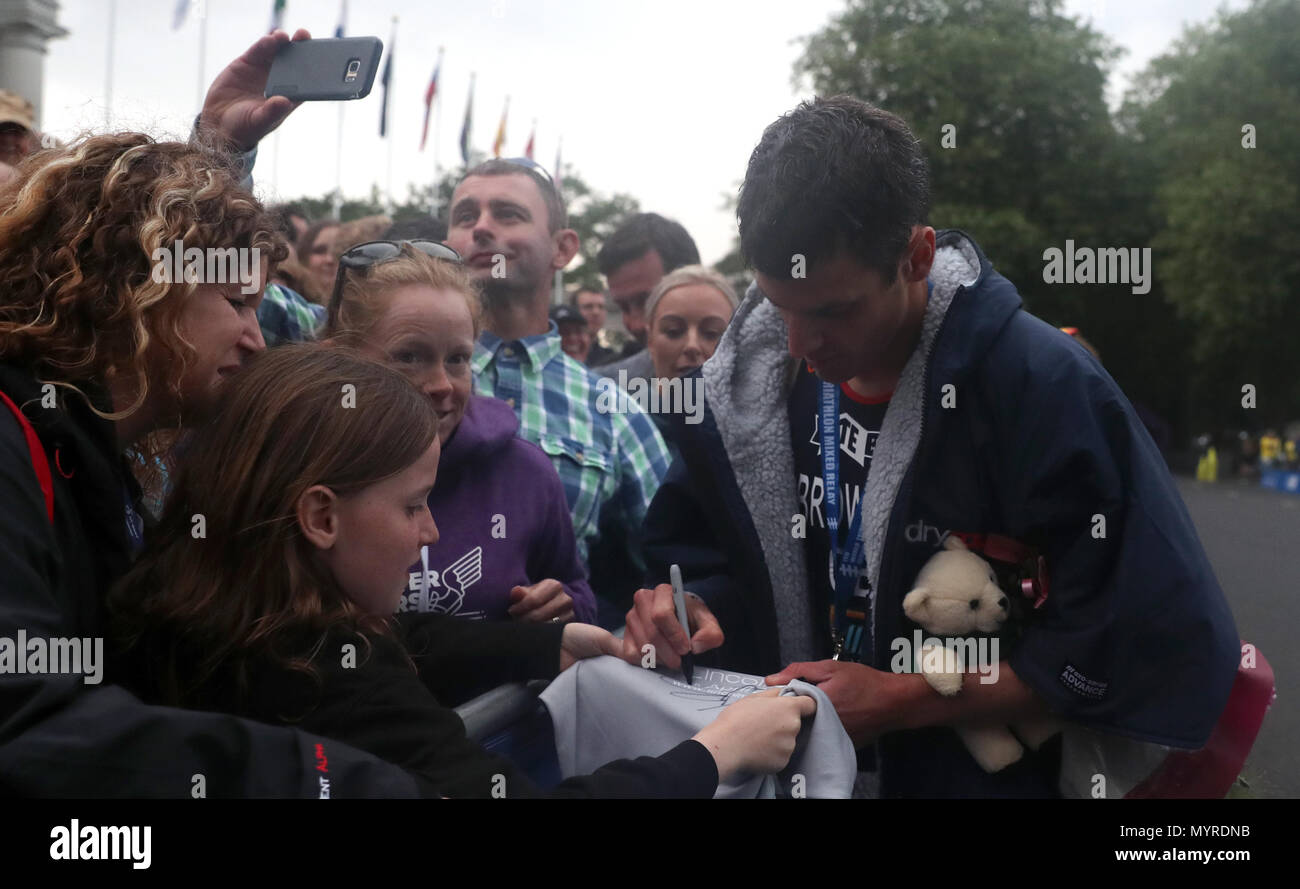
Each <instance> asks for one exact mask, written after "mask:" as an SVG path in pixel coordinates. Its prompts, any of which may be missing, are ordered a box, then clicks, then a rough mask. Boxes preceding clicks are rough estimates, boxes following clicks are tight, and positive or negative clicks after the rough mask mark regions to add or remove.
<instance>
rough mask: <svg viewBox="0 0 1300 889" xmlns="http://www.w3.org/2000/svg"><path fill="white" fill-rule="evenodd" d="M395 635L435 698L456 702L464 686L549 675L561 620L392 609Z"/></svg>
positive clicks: (555, 662) (556, 660)
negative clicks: (479, 617) (472, 617)
mask: <svg viewBox="0 0 1300 889" xmlns="http://www.w3.org/2000/svg"><path fill="white" fill-rule="evenodd" d="M397 628H398V637H399V638H400V639H401V640H402V642H403V644H404V645H405V647H406V650H407V652H409V653H410V656H411V660H412V661H413V662H414V663H415V665H416V667H417V668H418V669H419V671H420V678H421V679H423V680H424V683H425V685H426V686H427V687H428V689H429V691H431V692H433V694H434V695H436V696H437V697H438V699H439V700H442V701H448V702H455V703H460V701H461V699H462V698H464V697H465V692H466V690H470V689H475V690H476V689H483V688H494V687H496V686H498V685H501V684H503V683H506V682H527V681H528V680H530V679H554V678H555V675H556V674H557V673H559V671H560V640H561V637H563V635H564V625H563V624H553V623H540V624H538V623H529V622H525V621H518V622H517V621H486V620H465V619H464V618H459V617H450V616H448V615H445V614H438V613H432V612H411V611H408V612H404V613H402V614H399V615H397Z"/></svg>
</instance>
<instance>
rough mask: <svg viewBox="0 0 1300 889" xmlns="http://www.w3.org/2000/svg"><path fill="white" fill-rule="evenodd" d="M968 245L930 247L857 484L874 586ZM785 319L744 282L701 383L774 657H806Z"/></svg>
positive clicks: (807, 611)
mask: <svg viewBox="0 0 1300 889" xmlns="http://www.w3.org/2000/svg"><path fill="white" fill-rule="evenodd" d="M979 271H980V265H979V257H978V255H977V254H976V252H975V248H974V246H973V245H972V244H971V243H970V242H969V241H967V240H962V241H961V242H959V243H958V244H957V245H955V246H952V247H944V248H941V249H939V250H937V251H936V252H935V259H934V265H933V267H932V268H931V270H930V280H931V281H932V282H933V283H934V292H933V293H932V294H931V295H930V299H929V301H928V302H927V304H926V309H925V318H924V321H923V322H922V328H921V341H920V343H919V344H918V346H917V349H916V351H914V352H913V353H912V357H911V358H910V359H909V360H908V362H907V365H906V366H905V367H904V368H903V374H902V377H901V378H900V379H899V381H898V386H897V387H896V388H895V390H894V396H893V398H892V399H891V400H890V403H889V408H888V409H887V410H886V412H885V419H884V423H883V425H882V428H881V431H880V437H879V439H878V440H877V442H876V449H875V454H874V456H873V457H872V460H871V472H870V474H869V475H868V477H867V488H866V491H864V492H863V501H864V502H863V506H862V509H863V515H862V534H863V540H864V543H865V546H866V554H867V571H868V576H869V577H870V579H871V587H872V589H876V588H877V584H878V580H879V574H880V554H881V551H882V549H883V548H884V543H885V530H886V528H887V527H888V524H889V514H890V511H891V510H892V508H893V504H894V500H895V498H896V497H897V496H898V489H899V486H900V485H901V484H902V481H903V476H904V475H905V474H906V473H907V468H908V466H909V465H910V464H911V462H912V457H913V455H914V454H915V453H916V447H917V444H918V443H919V441H920V434H921V417H922V411H923V409H924V395H925V393H924V385H925V367H926V364H927V362H928V361H929V357H930V351H931V349H932V348H933V346H934V340H935V336H936V334H937V333H938V331H939V325H940V324H941V323H942V322H943V318H944V315H945V314H947V311H948V306H949V305H950V304H951V303H952V298H953V296H954V295H955V294H956V292H957V288H958V287H959V286H961V285H969V284H971V283H973V282H974V281H975V279H976V278H977V277H978V276H979ZM786 336H787V331H786V326H785V322H784V321H782V320H781V315H780V313H779V312H778V311H777V310H776V308H775V307H774V306H773V305H772V304H771V303H770V302H768V301H767V297H766V296H765V295H764V294H763V292H762V291H761V290H759V288H758V285H757V284H753V285H751V286H750V288H749V290H748V292H747V293H746V294H745V299H744V301H743V302H742V303H741V305H740V308H738V309H737V310H736V314H735V317H734V318H732V321H731V324H730V325H729V326H728V327H727V332H726V333H725V334H724V335H723V337H722V340H721V342H719V343H718V349H717V351H716V352H715V353H714V354H713V357H712V358H710V359H709V360H708V361H707V362H705V364H704V370H703V376H704V392H705V397H706V398H707V399H708V404H709V407H710V409H711V410H712V411H713V416H714V419H715V420H716V422H717V426H718V433H719V435H720V437H721V438H722V445H723V447H724V448H725V449H726V452H727V456H728V458H729V459H730V461H731V466H732V469H733V471H734V472H735V474H736V484H737V486H738V487H739V488H740V494H741V496H742V497H743V498H744V500H745V505H746V506H747V507H748V508H749V513H750V517H751V519H752V520H753V523H754V529H755V530H756V531H757V533H758V539H759V544H760V545H761V546H762V549H763V556H764V560H765V562H766V563H767V571H768V577H769V578H770V580H771V583H772V596H773V604H774V606H775V609H776V622H777V632H778V637H779V639H780V654H781V661H782V663H785V664H789V663H792V662H794V661H808V660H813V659H814V658H815V657H816V656H817V651H816V649H815V645H814V634H813V624H812V621H813V615H812V596H811V595H809V590H808V571H807V565H806V564H805V559H804V548H803V546H802V545H796V541H795V540H794V537H793V535H792V530H793V527H794V525H793V517H794V516H795V515H796V514H797V513H798V512H799V504H798V500H797V492H796V488H797V485H796V483H795V477H794V470H793V466H794V452H793V450H792V449H791V446H790V417H789V413H788V411H787V401H788V399H789V395H790V381H791V380H792V379H793V372H794V370H795V369H796V367H797V364H798V362H797V361H796V360H795V359H793V358H791V357H790V355H789V353H788V352H787V351H786Z"/></svg>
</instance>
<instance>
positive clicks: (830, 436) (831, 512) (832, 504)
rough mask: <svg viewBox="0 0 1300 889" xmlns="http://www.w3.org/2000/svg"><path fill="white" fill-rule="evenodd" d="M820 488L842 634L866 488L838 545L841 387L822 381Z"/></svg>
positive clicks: (858, 565) (862, 558)
mask: <svg viewBox="0 0 1300 889" xmlns="http://www.w3.org/2000/svg"><path fill="white" fill-rule="evenodd" d="M821 442H822V491H823V496H824V497H825V503H826V530H827V532H828V534H829V537H830V546H831V563H832V564H833V565H834V566H835V578H834V579H835V597H834V602H833V605H834V615H835V618H834V620H835V634H836V636H837V638H840V637H842V635H843V627H844V624H845V622H846V621H847V616H846V612H847V611H848V608H847V605H848V602H849V599H851V598H852V597H853V592H854V590H855V589H856V588H857V585H858V578H859V576H860V575H861V574H862V568H863V565H864V564H865V563H866V552H865V551H864V549H863V546H862V534H861V531H862V501H863V499H865V494H866V492H865V491H864V492H862V494H860V495H859V496H858V502H857V504H856V505H855V506H854V509H853V515H852V516H850V517H849V533H848V539H847V540H846V541H845V544H846V546H845V548H844V549H841V547H840V534H839V531H840V387H839V386H836V385H835V384H833V383H827V382H825V381H823V382H822V401H821Z"/></svg>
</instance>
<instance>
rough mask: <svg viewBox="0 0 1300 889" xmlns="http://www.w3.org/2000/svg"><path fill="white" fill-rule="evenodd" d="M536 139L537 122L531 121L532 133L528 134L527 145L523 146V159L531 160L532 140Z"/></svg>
mask: <svg viewBox="0 0 1300 889" xmlns="http://www.w3.org/2000/svg"><path fill="white" fill-rule="evenodd" d="M536 138H537V121H535V120H534V121H533V129H532V132H530V133H529V134H528V144H527V145H525V146H524V157H526V158H528V159H529V160H532V159H533V140H535V139H536Z"/></svg>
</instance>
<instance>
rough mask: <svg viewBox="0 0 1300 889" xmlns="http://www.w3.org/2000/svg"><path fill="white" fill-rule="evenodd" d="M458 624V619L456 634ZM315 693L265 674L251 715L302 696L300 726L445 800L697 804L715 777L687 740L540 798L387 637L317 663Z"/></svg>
mask: <svg viewBox="0 0 1300 889" xmlns="http://www.w3.org/2000/svg"><path fill="white" fill-rule="evenodd" d="M467 623H469V624H471V625H472V624H473V622H465V621H460V622H459V624H460V625H461V626H462V627H464V626H465V625H466V624H467ZM316 665H317V667H318V672H319V685H318V686H315V688H313V687H312V680H310V679H308V678H306V677H305V675H304V674H301V673H293V672H292V671H288V670H272V671H269V672H268V674H267V676H266V678H265V680H264V681H259V682H258V683H256V687H257V689H258V697H257V699H255V701H254V709H255V711H256V712H260V713H264V714H266V715H267V716H268V717H270V716H272V715H274V714H276V713H281V712H285V710H286V707H288V709H293V705H292V703H291V702H290V700H289V699H295V700H303V696H304V695H310V696H311V698H310V699H311V700H318V703H317V704H316V705H315V706H314V707H313V708H312V709H311V710H310V712H309V713H308V714H307V715H306V716H304V717H303V719H302V722H301V726H302V728H304V729H306V730H308V731H312V732H319V733H322V734H327V735H329V736H330V737H336V738H341V739H342V740H344V741H346V742H347V743H349V744H352V745H354V746H356V747H359V748H361V749H363V750H367V751H369V752H371V753H374V754H375V755H376V756H379V757H381V758H383V759H386V760H389V761H390V762H392V763H394V764H396V765H399V766H401V767H402V768H404V769H406V770H408V771H410V772H413V773H414V774H416V775H418V776H420V777H421V778H422V779H424V780H425V781H427V782H428V784H429V785H431V786H432V787H435V788H437V793H438V795H440V796H446V797H451V798H472V799H492V798H511V799H515V798H530V797H540V796H551V797H601V798H615V797H620V798H674V799H675V798H698V797H705V798H707V797H711V796H712V795H713V793H714V792H715V791H716V789H717V784H718V773H717V767H716V765H715V764H714V761H713V757H712V755H711V754H710V753H709V752H708V750H707V749H706V748H705V747H704V746H703V745H702V744H700V743H699V742H697V741H687V742H684V743H682V744H680V745H678V746H677V747H675V748H673V749H672V750H670V751H669V752H668V753H665V754H664V755H663V756H660V757H642V758H640V759H636V760H618V761H616V762H613V763H610V764H609V765H606V766H604V767H602V768H600V769H598V770H597V771H596V772H595V773H593V774H591V775H586V776H581V777H574V778H570V779H568V780H566V781H564V782H562V783H561V784H560V785H559V786H558V787H557V788H555V790H553V791H551V792H549V793H548V792H546V791H543V790H541V789H540V788H538V787H537V785H535V784H534V783H533V782H532V781H530V780H529V779H528V778H527V776H525V775H524V774H523V773H522V772H520V771H518V770H517V769H516V768H515V767H514V765H512V764H511V763H510V762H509V761H508V760H505V759H503V758H501V757H499V756H495V755H493V754H490V753H488V752H487V751H485V750H484V749H483V748H482V747H480V746H479V745H478V744H476V743H474V742H473V741H471V740H470V739H469V738H468V737H466V735H465V726H464V724H463V723H462V722H461V720H460V717H459V716H457V715H456V712H455V711H454V710H450V709H448V708H446V707H444V706H442V705H441V704H440V703H439V702H438V701H437V699H435V698H434V696H433V695H432V694H430V692H429V689H428V688H426V687H425V685H424V683H423V682H422V681H421V679H420V677H419V676H417V675H416V672H415V671H414V670H413V669H412V667H411V663H410V662H409V661H408V660H407V658H406V654H405V653H404V652H403V651H402V650H401V648H400V647H399V646H398V645H397V644H396V643H395V642H394V641H393V640H390V639H374V640H372V645H371V647H370V649H369V651H368V652H366V653H365V654H359V657H358V662H357V663H356V664H355V666H352V667H346V666H342V665H341V663H340V661H339V659H337V658H332V657H330V658H320V659H319V660H318V661H317V662H316Z"/></svg>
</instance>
